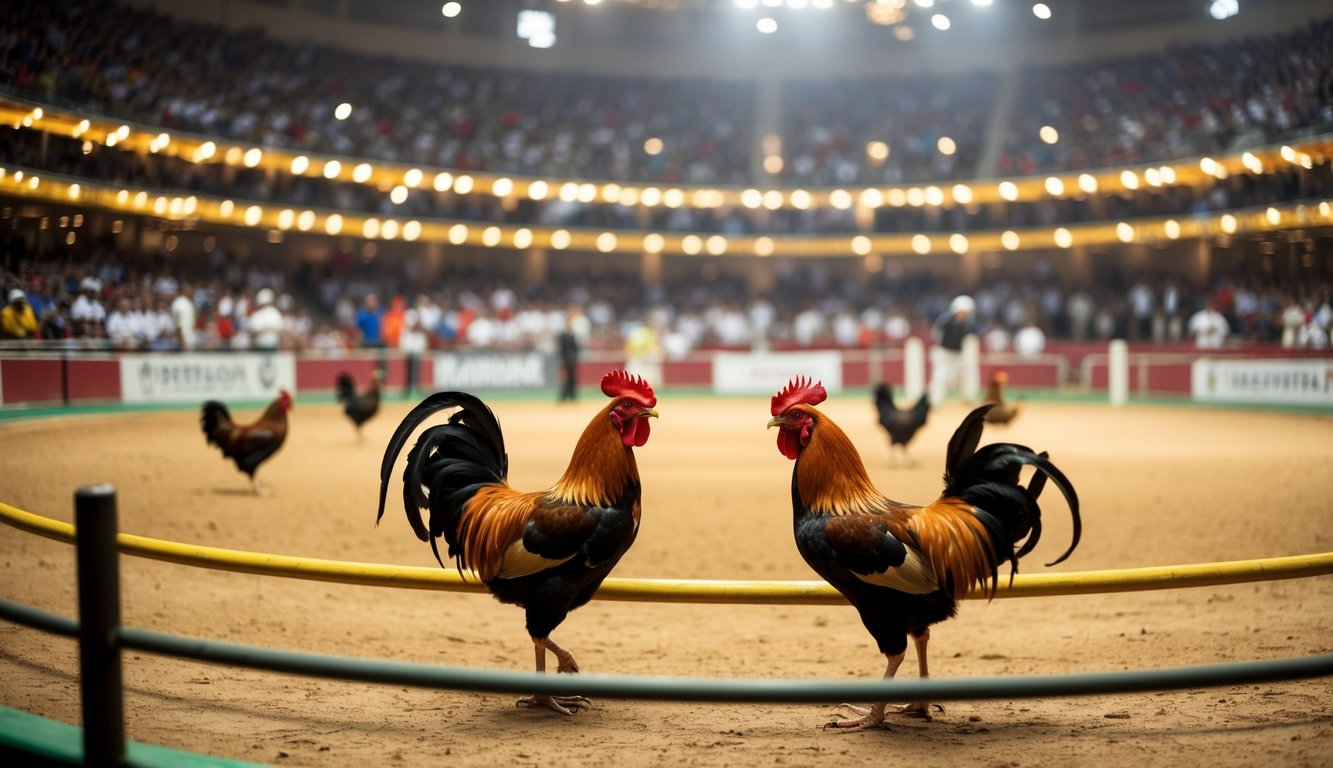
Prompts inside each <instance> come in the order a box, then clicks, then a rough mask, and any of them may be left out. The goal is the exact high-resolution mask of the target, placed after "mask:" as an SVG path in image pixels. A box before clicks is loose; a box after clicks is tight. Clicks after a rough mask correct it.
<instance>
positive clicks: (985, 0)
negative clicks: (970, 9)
mask: <svg viewBox="0 0 1333 768" xmlns="http://www.w3.org/2000/svg"><path fill="white" fill-rule="evenodd" d="M991 2H992V0H972V4H973V5H975V6H976V7H978V8H989V7H990V4H991Z"/></svg>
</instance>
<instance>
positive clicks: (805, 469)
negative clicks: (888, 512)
mask: <svg viewBox="0 0 1333 768" xmlns="http://www.w3.org/2000/svg"><path fill="white" fill-rule="evenodd" d="M796 407H797V408H800V409H801V410H802V411H804V412H806V413H808V414H810V415H811V416H813V417H814V420H815V424H814V427H813V428H812V429H811V430H810V442H809V443H807V444H806V446H805V448H804V450H802V451H801V456H800V458H799V459H797V460H796V490H797V493H799V494H800V495H801V501H802V502H803V503H804V504H805V507H806V509H808V510H810V511H811V512H813V513H815V514H820V515H855V514H869V513H873V512H883V511H884V510H885V507H886V499H885V498H884V495H883V494H881V493H880V492H879V491H878V490H876V488H875V486H874V484H873V483H872V482H871V481H870V475H869V474H868V473H867V472H866V467H865V463H864V462H862V461H861V454H860V453H859V452H857V450H856V446H854V445H852V441H851V440H849V439H848V438H847V434H846V433H845V432H843V431H842V429H841V428H839V427H838V425H837V424H834V423H833V422H832V421H831V420H829V419H827V418H825V417H824V416H823V415H822V414H821V413H819V411H816V410H815V409H813V408H807V407H805V406H796Z"/></svg>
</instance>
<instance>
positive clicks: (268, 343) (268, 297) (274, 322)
mask: <svg viewBox="0 0 1333 768" xmlns="http://www.w3.org/2000/svg"><path fill="white" fill-rule="evenodd" d="M255 305H256V306H257V307H258V308H257V309H256V310H255V311H254V312H252V313H250V317H249V318H248V319H247V320H246V322H245V327H246V330H247V331H249V333H250V343H251V345H252V346H253V347H254V348H255V349H258V350H265V351H275V350H277V349H278V347H279V345H280V343H281V341H282V329H283V328H284V327H285V326H286V321H285V320H284V319H283V316H282V310H280V309H278V308H277V307H276V306H274V305H273V289H271V288H260V289H259V292H258V293H256V294H255Z"/></svg>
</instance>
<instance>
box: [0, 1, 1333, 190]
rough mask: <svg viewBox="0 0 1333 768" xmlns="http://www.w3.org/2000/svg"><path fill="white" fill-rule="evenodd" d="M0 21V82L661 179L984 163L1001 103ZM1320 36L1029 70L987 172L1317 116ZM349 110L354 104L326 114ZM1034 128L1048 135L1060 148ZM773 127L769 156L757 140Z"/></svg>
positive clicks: (1166, 153)
mask: <svg viewBox="0 0 1333 768" xmlns="http://www.w3.org/2000/svg"><path fill="white" fill-rule="evenodd" d="M6 16H7V18H6V19H5V22H4V26H3V28H2V29H0V83H6V84H8V85H9V86H10V87H11V88H13V89H15V90H16V91H18V92H19V93H23V94H27V95H32V96H35V97H37V98H39V99H42V100H45V101H49V102H58V103H71V104H75V105H78V106H80V107H83V108H86V109H88V110H91V111H93V112H97V113H102V114H107V115H112V116H116V117H120V118H123V119H130V120H136V121H140V122H143V123H146V124H149V125H153V126H161V127H163V128H166V129H178V130H188V131H194V132H198V133H203V134H206V135H209V136H214V137H220V138H224V139H230V140H235V141H239V142H247V143H255V144H261V145H266V146H281V147H289V148H297V149H301V150H307V151H315V152H327V153H332V154H335V155H339V156H351V157H363V158H367V159H379V160H386V161H399V162H409V163H413V164H420V165H423V166H428V167H447V168H454V169H459V170H464V171H466V170H490V171H497V172H505V173H518V174H533V175H542V176H548V177H557V178H584V179H604V180H615V181H627V180H628V181H638V182H645V183H661V184H699V185H710V184H718V185H721V184H737V185H747V184H768V183H772V182H773V181H781V182H782V183H788V184H809V185H817V184H827V185H835V184H860V183H897V182H930V181H944V180H954V179H969V178H975V177H976V176H977V174H978V173H979V172H988V171H991V170H992V169H981V168H980V167H979V162H980V159H981V157H980V156H981V153H982V148H983V146H984V144H985V142H986V140H987V137H988V136H989V135H991V134H992V133H994V132H995V126H994V125H993V123H994V121H995V120H996V119H997V117H998V112H999V110H996V109H995V106H996V103H997V94H998V93H999V92H1000V90H1001V89H1000V87H999V78H1000V76H999V75H998V74H995V73H982V72H971V73H965V74H957V75H920V74H918V75H911V76H908V75H902V76H878V75H877V76H867V77H861V78H843V79H821V80H819V81H796V80H791V81H785V82H783V83H781V84H780V88H779V98H778V101H779V104H778V105H777V106H778V109H777V116H776V118H775V119H776V120H777V123H778V124H777V125H776V126H774V125H769V124H766V123H762V122H761V121H760V120H759V119H758V117H757V113H758V112H759V105H758V102H759V99H758V85H757V83H755V82H753V81H725V80H704V79H697V80H687V79H671V78H670V77H663V78H631V77H609V76H599V75H591V74H587V73H548V72H522V71H518V70H499V69H482V68H474V67H464V66H457V65H446V64H441V63H432V62H424V61H418V60H406V59H401V58H395V57H391V56H370V55H366V54H360V53H353V52H349V51H343V50H338V49H334V48H329V47H324V46H318V45H313V44H295V43H286V42H281V41H277V40H273V39H270V38H268V37H266V36H265V35H264V34H263V33H262V32H260V31H257V30H253V29H245V30H237V31H231V30H225V29H223V28H221V27H218V26H211V25H204V24H197V23H191V22H186V21H181V20H178V19H174V18H171V17H169V16H165V15H162V14H160V13H158V12H156V11H154V10H150V9H146V8H140V7H136V6H129V5H123V6H122V5H117V4H112V3H105V2H97V1H96V0H71V1H70V2H62V3H48V2H45V1H44V0H16V2H11V3H8V4H7V6H6ZM1331 40H1333V20H1329V19H1325V20H1322V21H1319V22H1316V23H1313V24H1311V25H1310V26H1309V27H1308V28H1306V29H1302V30H1298V31H1294V32H1291V33H1286V34H1281V35H1272V36H1254V37H1246V38H1242V39H1239V40H1234V41H1230V42H1225V43H1216V44H1191V45H1185V46H1172V47H1170V48H1168V49H1166V50H1163V51H1161V52H1158V53H1155V54H1147V55H1140V56H1134V57H1129V58H1121V59H1110V60H1101V61H1087V62H1082V63H1078V64H1073V65H1063V64H1062V65H1060V66H1041V67H1036V68H1032V69H1028V70H1024V71H1023V72H1021V73H1019V74H1018V75H1017V89H1016V96H1015V98H1016V101H1015V103H1014V105H1013V108H1012V110H1009V112H1011V114H1010V116H1009V123H1008V125H1007V130H1008V134H1007V141H1006V142H1005V145H1004V147H1003V151H1002V152H1001V154H1000V157H999V161H998V162H999V165H998V169H995V170H996V171H997V172H998V174H999V175H1018V174H1028V173H1037V172H1042V171H1047V170H1054V169H1071V168H1087V167H1104V166H1110V167H1114V166H1117V165H1123V164H1131V163H1139V162H1156V161H1160V160H1167V159H1170V158H1179V157H1184V156H1191V155H1195V156H1197V155H1198V154H1202V153H1207V152H1213V151H1216V150H1220V149H1225V148H1230V147H1233V146H1234V145H1236V144H1237V143H1242V144H1245V145H1249V146H1255V145H1259V144H1263V143H1266V142H1269V141H1272V140H1274V139H1276V138H1279V137H1282V136H1285V135H1289V134H1291V133H1293V132H1298V131H1307V132H1308V131H1311V130H1315V129H1327V128H1328V127H1329V126H1330V125H1333V43H1331V42H1330V41H1331ZM344 103H345V104H348V105H350V107H351V109H350V114H349V115H346V116H345V118H344V119H339V117H338V116H337V115H336V109H337V107H338V106H339V105H340V104H344ZM1043 127H1050V128H1054V129H1055V130H1056V132H1057V136H1058V138H1056V139H1055V140H1054V143H1046V141H1044V140H1043V139H1042V138H1041V130H1040V129H1041V128H1043ZM770 132H775V135H776V137H777V139H778V144H779V145H780V148H777V149H776V150H775V149H774V148H773V147H765V143H766V139H767V136H766V135H767V134H768V133H770ZM760 134H765V135H764V136H761V135H760ZM945 140H947V142H946V141H945ZM946 143H947V147H946V146H944V144H946ZM872 145H874V148H872ZM768 155H776V156H778V157H780V158H782V161H783V162H782V164H781V168H780V169H777V170H774V169H773V168H769V169H768V170H767V171H765V170H762V169H763V161H764V159H765V158H766V157H767V156H768Z"/></svg>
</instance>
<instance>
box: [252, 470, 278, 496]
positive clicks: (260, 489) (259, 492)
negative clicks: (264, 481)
mask: <svg viewBox="0 0 1333 768" xmlns="http://www.w3.org/2000/svg"><path fill="white" fill-rule="evenodd" d="M250 487H251V488H253V489H254V490H255V495H256V496H272V495H273V492H272V491H270V490H269V489H267V488H265V487H264V486H262V485H260V484H259V478H258V477H256V476H255V475H250Z"/></svg>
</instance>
